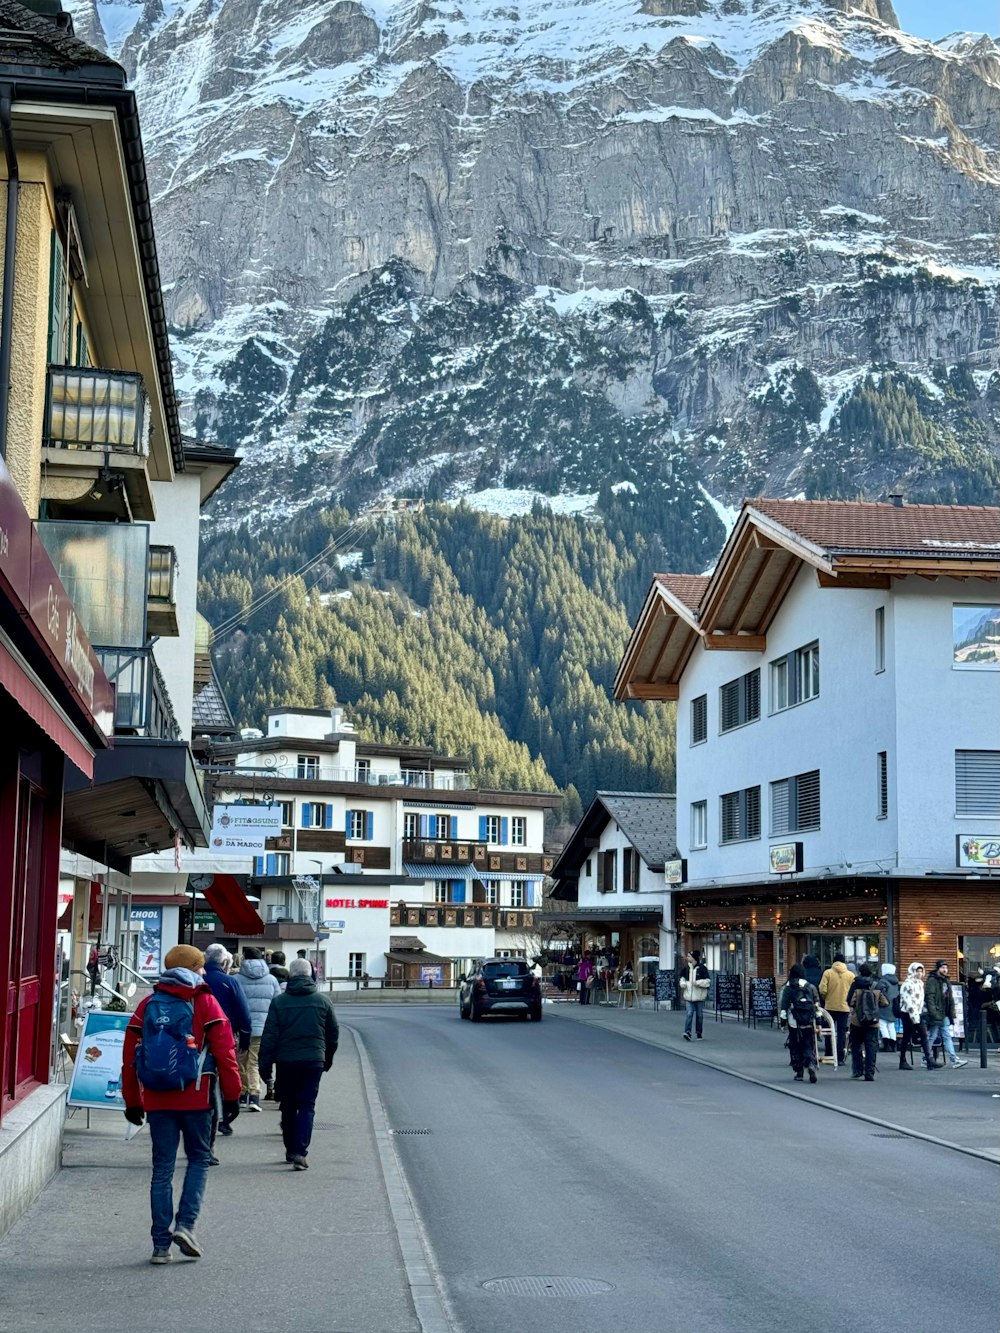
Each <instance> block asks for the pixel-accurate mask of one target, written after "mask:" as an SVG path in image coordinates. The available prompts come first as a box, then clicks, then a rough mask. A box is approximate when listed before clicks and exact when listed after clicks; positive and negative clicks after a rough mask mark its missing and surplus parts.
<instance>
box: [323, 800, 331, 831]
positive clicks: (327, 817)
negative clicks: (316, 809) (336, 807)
mask: <svg viewBox="0 0 1000 1333" xmlns="http://www.w3.org/2000/svg"><path fill="white" fill-rule="evenodd" d="M323 827H324V828H333V806H332V805H324V807H323Z"/></svg>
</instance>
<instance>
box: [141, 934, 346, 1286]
mask: <svg viewBox="0 0 1000 1333" xmlns="http://www.w3.org/2000/svg"><path fill="white" fill-rule="evenodd" d="M234 961H235V960H234V959H233V957H232V955H231V954H230V953H229V951H228V950H227V949H226V947H225V945H223V944H221V943H215V944H210V945H209V946H208V948H207V949H206V950H205V952H204V953H202V951H201V950H200V949H196V948H195V947H194V946H193V945H189V944H178V945H176V946H175V947H174V948H173V949H171V950H170V951H169V952H168V953H167V955H166V957H165V959H164V968H163V972H162V973H161V975H160V977H159V979H158V981H157V982H156V984H155V986H154V987H153V991H152V994H151V995H148V996H147V997H146V998H145V999H143V1000H142V1001H140V1003H139V1004H138V1006H137V1007H136V1010H135V1013H134V1014H133V1015H132V1017H131V1019H130V1020H129V1024H128V1027H127V1028H126V1032H125V1043H124V1048H123V1053H122V1093H123V1096H124V1099H125V1119H126V1120H127V1121H129V1123H130V1124H132V1125H135V1126H141V1125H142V1124H143V1122H144V1121H146V1122H148V1124H149V1135H150V1140H151V1144H152V1158H153V1174H152V1182H151V1185H150V1209H151V1212H152V1227H151V1235H152V1239H153V1253H152V1256H151V1259H150V1262H151V1263H154V1264H165V1263H169V1262H170V1260H171V1257H172V1250H171V1246H172V1245H176V1246H177V1248H178V1249H179V1250H180V1252H181V1253H182V1254H184V1255H186V1256H187V1257H189V1258H192V1259H198V1258H200V1257H201V1254H202V1250H201V1245H200V1243H199V1242H198V1240H197V1239H196V1237H195V1231H194V1228H195V1224H196V1222H197V1220H198V1214H199V1212H200V1209H201V1204H202V1200H203V1198H204V1194H205V1186H206V1183H207V1177H208V1171H209V1168H210V1167H212V1166H218V1165H219V1159H218V1158H217V1157H216V1156H215V1135H216V1132H218V1133H221V1134H222V1135H223V1136H226V1135H230V1134H232V1133H233V1128H232V1126H233V1122H234V1121H235V1120H236V1119H237V1117H238V1116H239V1114H240V1111H241V1109H243V1110H247V1111H257V1112H259V1111H261V1110H262V1107H261V1095H260V1092H261V1087H262V1085H266V1086H267V1087H268V1089H269V1090H270V1096H271V1097H272V1098H273V1099H274V1100H275V1101H277V1102H278V1103H279V1105H280V1111H281V1134H282V1139H283V1142H284V1149H285V1161H286V1163H288V1164H289V1165H290V1166H292V1168H293V1169H294V1170H296V1171H304V1170H306V1169H307V1168H308V1165H309V1164H308V1161H307V1157H308V1153H309V1145H310V1142H311V1139H312V1128H313V1119H314V1113H315V1106H316V1098H317V1095H318V1092H319V1084H320V1079H321V1077H322V1075H323V1073H324V1072H325V1071H327V1070H329V1068H330V1066H331V1065H332V1063H333V1057H334V1055H335V1053H336V1050H337V1043H338V1039H339V1029H338V1025H337V1020H336V1016H335V1015H334V1011H333V1005H332V1003H331V1002H330V999H329V997H328V996H325V995H323V994H321V993H320V992H319V991H318V990H317V987H316V982H315V980H314V974H313V968H312V966H311V964H310V962H309V960H308V958H306V957H305V951H304V950H302V951H300V956H299V957H297V958H295V959H293V960H292V962H291V963H290V964H289V965H288V966H287V967H286V966H285V957H284V955H283V954H281V953H278V952H275V953H273V954H272V955H271V957H270V960H268V959H266V958H265V957H263V956H262V954H261V951H260V950H259V949H254V948H252V947H248V948H246V949H245V950H244V951H243V958H242V960H241V962H240V965H239V968H238V970H237V971H236V972H233V971H232V968H233V964H234ZM272 1075H273V1081H272ZM265 1100H267V1098H265ZM181 1140H183V1143H184V1154H185V1156H186V1158H187V1167H186V1170H185V1173H184V1183H183V1186H182V1190H181V1196H180V1201H179V1203H178V1205H177V1209H176V1212H175V1210H174V1196H173V1177H174V1167H175V1165H176V1161H177V1150H178V1146H179V1144H180V1142H181Z"/></svg>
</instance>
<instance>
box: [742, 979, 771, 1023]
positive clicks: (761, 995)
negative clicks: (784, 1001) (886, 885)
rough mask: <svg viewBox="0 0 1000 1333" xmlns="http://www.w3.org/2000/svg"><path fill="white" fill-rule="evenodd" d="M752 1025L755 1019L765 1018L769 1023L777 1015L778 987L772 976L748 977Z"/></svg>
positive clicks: (755, 1021)
mask: <svg viewBox="0 0 1000 1333" xmlns="http://www.w3.org/2000/svg"><path fill="white" fill-rule="evenodd" d="M749 1017H750V1018H752V1019H753V1022H754V1026H755V1027H756V1025H757V1019H758V1018H760V1019H765V1018H766V1019H767V1021H768V1022H769V1023H770V1022H772V1021H773V1020H774V1019H775V1018H777V1017H778V988H777V986H776V985H775V981H774V977H751V978H750V1013H749Z"/></svg>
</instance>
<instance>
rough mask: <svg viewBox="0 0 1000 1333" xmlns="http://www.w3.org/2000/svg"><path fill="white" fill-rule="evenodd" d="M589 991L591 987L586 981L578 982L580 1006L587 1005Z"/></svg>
mask: <svg viewBox="0 0 1000 1333" xmlns="http://www.w3.org/2000/svg"><path fill="white" fill-rule="evenodd" d="M590 991H591V987H590V986H588V985H587V982H586V979H584V980H582V981H581V982H580V1003H581V1004H589V1003H590Z"/></svg>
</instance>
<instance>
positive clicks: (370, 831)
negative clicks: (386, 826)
mask: <svg viewBox="0 0 1000 1333" xmlns="http://www.w3.org/2000/svg"><path fill="white" fill-rule="evenodd" d="M374 836H375V815H374V813H373V811H371V810H366V811H365V842H371V840H372V838H374Z"/></svg>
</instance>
